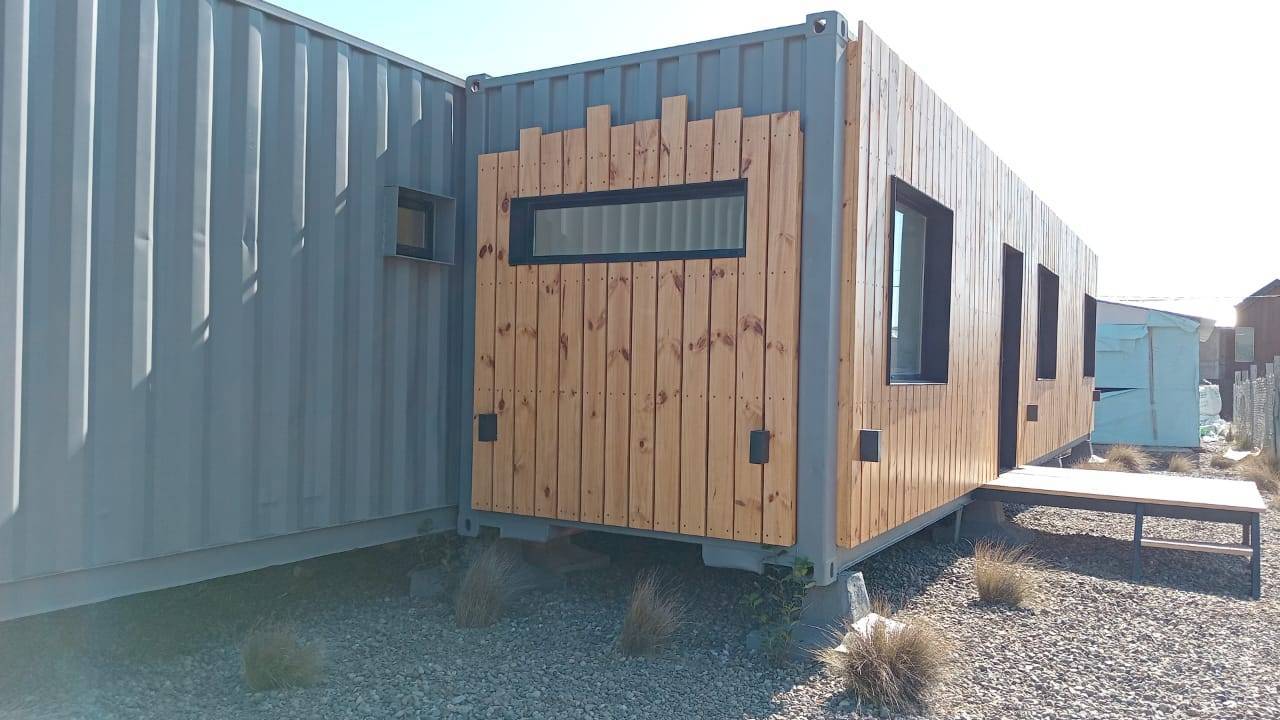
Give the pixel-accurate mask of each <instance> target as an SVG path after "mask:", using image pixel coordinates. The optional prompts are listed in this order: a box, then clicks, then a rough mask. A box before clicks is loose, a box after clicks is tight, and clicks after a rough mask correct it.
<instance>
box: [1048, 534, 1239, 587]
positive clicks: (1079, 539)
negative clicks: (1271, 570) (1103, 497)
mask: <svg viewBox="0 0 1280 720" xmlns="http://www.w3.org/2000/svg"><path fill="white" fill-rule="evenodd" d="M1032 532H1034V533H1035V536H1036V539H1035V541H1034V542H1033V543H1032V544H1031V548H1032V550H1033V551H1034V552H1035V556H1036V558H1037V559H1039V560H1040V561H1041V562H1043V563H1045V564H1046V565H1047V566H1049V567H1052V568H1053V569H1055V570H1061V571H1063V572H1068V573H1076V574H1080V575H1088V576H1091V577H1096V578H1100V579H1104V580H1120V581H1124V582H1132V575H1131V573H1132V567H1133V565H1132V562H1133V543H1132V541H1126V540H1118V539H1116V538H1110V537H1102V536H1098V535H1084V534H1067V535H1060V534H1054V533H1046V532H1043V531H1040V530H1032ZM1142 584H1143V585H1154V586H1158V587H1165V588H1169V589H1171V590H1180V591H1184V592H1195V593H1201V594H1205V595H1214V596H1218V597H1226V598H1238V599H1242V600H1247V599H1249V565H1248V562H1247V561H1245V560H1243V559H1242V558H1238V557H1229V556H1225V555H1213V554H1208V553H1195V552H1187V551H1185V550H1164V549H1153V548H1146V549H1144V550H1143V551H1142Z"/></svg>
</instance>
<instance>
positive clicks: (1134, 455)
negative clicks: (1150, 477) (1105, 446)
mask: <svg viewBox="0 0 1280 720" xmlns="http://www.w3.org/2000/svg"><path fill="white" fill-rule="evenodd" d="M1107 462H1109V463H1112V464H1115V465H1119V466H1120V467H1122V468H1124V470H1125V472H1134V473H1140V472H1146V471H1147V470H1150V469H1151V466H1152V465H1154V464H1155V461H1154V460H1152V459H1151V456H1150V455H1148V454H1147V453H1145V452H1143V451H1141V450H1139V449H1138V448H1136V447H1134V446H1132V445H1113V446H1111V449H1109V450H1107Z"/></svg>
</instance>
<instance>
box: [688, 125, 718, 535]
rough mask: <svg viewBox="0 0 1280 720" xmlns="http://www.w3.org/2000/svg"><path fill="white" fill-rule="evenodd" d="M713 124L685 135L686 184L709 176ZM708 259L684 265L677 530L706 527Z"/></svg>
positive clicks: (695, 127)
mask: <svg viewBox="0 0 1280 720" xmlns="http://www.w3.org/2000/svg"><path fill="white" fill-rule="evenodd" d="M713 137H714V124H713V121H712V120H710V119H707V120H694V121H693V122H690V123H689V124H688V126H687V128H686V133H685V182H690V183H693V182H707V181H709V180H711V151H712V147H711V145H712V139H713ZM710 275H711V262H710V261H709V260H687V261H685V264H684V330H683V334H684V353H683V356H682V357H681V363H680V371H681V375H680V387H681V397H680V532H683V533H685V534H688V535H702V534H704V533H705V532H706V527H707V370H708V356H709V349H708V345H709V344H710V341H711V337H710V336H711V331H710V327H711V286H710V285H709V282H710Z"/></svg>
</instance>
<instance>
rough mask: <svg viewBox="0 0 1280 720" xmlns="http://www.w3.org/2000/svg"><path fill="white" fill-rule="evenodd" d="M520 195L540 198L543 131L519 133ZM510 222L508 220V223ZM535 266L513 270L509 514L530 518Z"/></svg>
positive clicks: (533, 453) (533, 451) (534, 424)
mask: <svg viewBox="0 0 1280 720" xmlns="http://www.w3.org/2000/svg"><path fill="white" fill-rule="evenodd" d="M519 152H520V196H521V197H529V196H534V195H538V194H539V192H540V189H541V184H542V177H541V173H542V167H541V162H540V157H541V154H542V129H541V128H536V127H535V128H525V129H524V130H521V131H520V150H519ZM508 222H509V220H508ZM538 294H539V293H538V266H536V265H518V266H516V329H515V333H516V342H515V361H514V362H515V390H516V395H515V446H514V450H513V460H512V474H513V476H514V493H513V495H512V498H511V510H512V512H514V513H516V514H517V515H532V514H533V513H534V509H535V504H534V496H535V494H536V488H537V480H536V477H535V469H536V468H535V463H536V455H537V424H538V414H537V388H538Z"/></svg>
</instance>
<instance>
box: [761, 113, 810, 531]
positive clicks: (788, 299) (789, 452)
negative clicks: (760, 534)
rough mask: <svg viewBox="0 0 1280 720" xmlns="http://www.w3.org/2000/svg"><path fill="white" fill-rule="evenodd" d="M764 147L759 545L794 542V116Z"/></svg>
mask: <svg viewBox="0 0 1280 720" xmlns="http://www.w3.org/2000/svg"><path fill="white" fill-rule="evenodd" d="M770 132H771V137H770V143H769V256H768V269H767V273H766V277H765V283H766V291H765V305H766V308H765V315H766V318H767V319H766V322H765V365H764V376H765V404H764V421H765V426H766V427H767V428H768V429H769V432H770V434H771V439H770V443H769V462H768V463H766V464H765V466H764V491H765V494H764V541H765V542H766V543H769V544H771V545H791V544H792V543H794V542H795V530H796V527H795V523H796V515H795V496H796V495H795V493H796V490H795V487H796V392H797V391H796V386H797V383H798V382H799V376H798V365H797V360H796V347H795V338H796V337H797V333H798V330H799V316H800V302H799V300H800V298H799V277H798V273H799V269H800V242H801V240H800V198H801V188H800V178H801V177H802V168H801V147H802V144H803V141H802V139H801V136H800V114H799V113H797V112H794V111H792V112H783V113H774V114H773V116H772V119H771V120H770Z"/></svg>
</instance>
